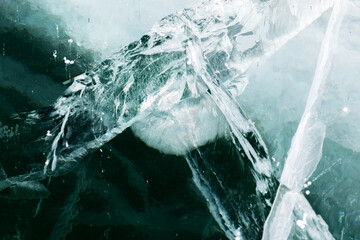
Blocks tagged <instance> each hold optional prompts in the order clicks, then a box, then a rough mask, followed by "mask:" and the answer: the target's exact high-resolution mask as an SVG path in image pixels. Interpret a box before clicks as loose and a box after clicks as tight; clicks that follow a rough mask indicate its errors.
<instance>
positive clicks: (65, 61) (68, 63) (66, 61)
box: [63, 57, 75, 65]
mask: <svg viewBox="0 0 360 240" xmlns="http://www.w3.org/2000/svg"><path fill="white" fill-rule="evenodd" d="M63 59H64V63H65V64H66V65H72V64H74V63H75V61H74V60H70V59H67V58H66V57H64V58H63Z"/></svg>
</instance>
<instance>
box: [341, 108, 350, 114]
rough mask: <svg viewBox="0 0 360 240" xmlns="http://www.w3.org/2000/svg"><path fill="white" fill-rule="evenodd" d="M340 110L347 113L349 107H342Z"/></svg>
mask: <svg viewBox="0 0 360 240" xmlns="http://www.w3.org/2000/svg"><path fill="white" fill-rule="evenodd" d="M342 112H343V113H345V114H348V113H349V112H350V109H349V108H348V107H344V108H343V109H342Z"/></svg>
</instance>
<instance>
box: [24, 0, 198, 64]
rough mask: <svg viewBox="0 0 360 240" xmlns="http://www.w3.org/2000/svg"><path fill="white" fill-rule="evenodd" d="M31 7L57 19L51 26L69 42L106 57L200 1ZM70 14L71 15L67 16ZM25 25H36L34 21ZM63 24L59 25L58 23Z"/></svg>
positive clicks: (63, 2)
mask: <svg viewBox="0 0 360 240" xmlns="http://www.w3.org/2000/svg"><path fill="white" fill-rule="evenodd" d="M28 2H30V3H31V5H32V6H33V7H34V8H41V9H44V10H45V11H46V12H47V13H51V14H53V15H55V16H59V17H60V18H61V21H62V22H59V23H57V25H54V26H52V27H53V29H54V30H55V29H56V28H59V27H60V28H62V29H64V30H65V31H66V32H67V34H68V35H69V36H72V38H73V40H74V41H75V42H76V43H77V44H80V45H83V46H84V47H86V48H88V49H93V50H95V51H97V52H99V53H100V54H101V56H102V58H105V57H108V56H109V55H111V54H113V53H114V52H115V51H117V50H118V49H119V48H121V47H123V46H124V45H127V44H128V43H129V42H132V41H135V40H137V39H139V38H140V37H141V36H142V35H143V34H144V33H145V32H147V31H148V30H149V29H150V28H151V27H152V25H153V24H154V22H155V21H158V20H159V19H161V18H162V17H164V16H166V15H168V14H170V13H173V12H175V11H177V10H179V9H182V8H185V7H189V6H191V4H194V3H197V2H200V0H181V1H179V0H176V1H171V2H169V1H164V0H152V1H146V0H136V1H131V0H121V1H113V0H105V1H101V3H100V2H99V1H96V0H90V1H86V0H76V1H68V0H60V1H47V0H40V1H38V0H29V1H28ZM69 13H71V14H69ZM28 21H29V22H33V24H37V22H36V21H37V20H36V18H33V19H29V20H28ZM62 23H63V24H62Z"/></svg>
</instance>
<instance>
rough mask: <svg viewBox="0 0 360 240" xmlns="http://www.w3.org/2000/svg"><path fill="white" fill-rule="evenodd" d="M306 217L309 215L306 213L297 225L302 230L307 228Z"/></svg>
mask: <svg viewBox="0 0 360 240" xmlns="http://www.w3.org/2000/svg"><path fill="white" fill-rule="evenodd" d="M306 216H307V214H306V213H304V216H303V219H302V220H297V221H296V224H297V225H298V226H299V227H300V228H301V229H304V228H305V226H306Z"/></svg>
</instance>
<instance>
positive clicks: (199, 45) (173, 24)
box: [0, 0, 360, 239]
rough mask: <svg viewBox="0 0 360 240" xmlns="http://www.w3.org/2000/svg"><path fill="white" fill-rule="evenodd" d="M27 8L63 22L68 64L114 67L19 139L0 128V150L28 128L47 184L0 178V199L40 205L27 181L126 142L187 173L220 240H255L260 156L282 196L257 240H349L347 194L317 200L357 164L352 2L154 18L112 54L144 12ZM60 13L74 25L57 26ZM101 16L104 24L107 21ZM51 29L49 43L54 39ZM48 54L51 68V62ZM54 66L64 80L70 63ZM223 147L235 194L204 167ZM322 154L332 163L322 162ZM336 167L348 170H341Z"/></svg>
mask: <svg viewBox="0 0 360 240" xmlns="http://www.w3.org/2000/svg"><path fill="white" fill-rule="evenodd" d="M29 2H30V3H31V5H32V6H33V7H36V8H43V9H46V11H48V12H51V13H52V14H54V15H59V16H60V17H61V19H62V20H63V21H64V22H66V26H67V27H66V30H67V31H68V35H69V36H70V37H71V38H69V39H67V44H69V49H70V50H71V49H72V47H71V46H72V44H75V43H77V44H80V45H83V46H85V47H86V48H89V49H92V50H95V51H98V52H100V53H101V54H104V55H105V56H106V55H108V54H109V53H110V52H117V53H115V54H114V55H112V56H111V57H109V58H107V59H105V60H104V61H103V62H101V63H100V64H98V66H96V67H94V68H92V69H91V70H88V71H87V72H86V73H84V74H82V75H79V76H77V77H75V78H74V79H70V81H72V84H71V85H70V86H69V88H68V89H67V90H66V91H65V93H64V95H63V96H62V97H60V98H59V99H58V100H57V102H56V103H55V104H54V105H53V107H50V108H47V109H45V110H43V111H38V112H33V113H31V114H28V115H26V114H19V115H18V116H17V117H16V120H17V121H19V122H20V123H23V124H24V125H21V124H20V125H17V126H21V127H20V129H16V127H13V128H9V127H7V126H1V128H0V139H8V140H11V139H15V138H14V137H13V136H18V135H21V134H23V132H27V131H28V129H27V128H26V126H27V127H28V128H30V129H32V131H33V132H34V135H37V136H38V137H39V136H40V137H39V139H38V141H39V142H40V143H39V145H41V152H42V153H43V154H44V155H45V156H46V162H45V166H44V171H34V172H32V174H31V175H27V174H24V175H19V176H12V177H9V178H7V176H6V173H5V172H4V174H2V175H4V177H3V178H5V179H7V180H6V181H3V182H2V184H5V185H4V187H3V189H15V190H16V189H23V188H25V189H28V190H29V191H30V192H31V194H29V196H30V197H28V198H42V196H45V195H46V194H47V192H46V191H45V190H44V189H40V187H39V186H38V185H36V184H37V182H36V180H41V179H44V178H46V177H47V176H48V175H61V174H65V173H66V172H68V171H69V170H71V169H72V168H73V167H74V166H75V165H76V164H77V162H79V161H80V160H81V159H82V158H84V156H86V155H88V153H90V152H91V151H94V150H95V149H97V148H99V147H101V146H102V145H103V144H105V143H107V142H109V141H110V140H111V139H113V138H114V137H115V136H117V135H118V134H121V133H123V131H124V130H126V129H127V128H131V130H132V131H133V132H134V133H135V135H136V136H137V137H138V138H140V139H141V140H142V141H144V142H145V143H146V144H147V145H148V146H150V147H153V148H156V149H157V150H158V151H160V152H162V153H166V154H173V155H178V156H183V157H184V158H185V159H186V161H187V163H188V165H189V167H190V169H191V172H192V174H193V180H194V183H195V185H196V186H197V187H198V189H199V191H200V192H201V193H202V195H203V196H204V198H205V199H206V201H207V204H208V206H209V210H210V212H211V214H212V215H213V217H214V219H215V221H216V222H217V223H218V225H219V227H220V228H221V230H222V231H223V232H224V233H225V235H226V236H227V237H228V238H229V239H257V238H259V236H260V234H261V232H262V229H263V224H264V220H265V219H266V217H267V216H266V215H267V214H268V212H269V209H270V207H271V205H272V203H271V202H272V199H273V191H274V189H275V188H276V181H275V180H274V167H273V166H272V163H271V160H270V157H269V155H268V150H267V148H266V146H265V143H266V144H268V146H270V148H269V150H270V151H269V153H270V156H272V159H273V165H274V166H278V170H277V174H278V175H279V176H278V177H279V181H280V188H279V189H278V193H277V197H276V200H275V203H274V205H273V207H272V210H271V213H270V215H269V217H268V220H267V223H266V224H265V226H264V235H263V239H289V238H290V239H294V238H296V239H333V236H332V234H333V235H334V236H335V237H339V236H341V238H343V236H344V234H345V236H350V237H353V238H355V239H356V237H357V236H358V235H356V234H358V233H357V232H356V231H355V230H353V228H354V226H358V225H357V224H358V220H357V215H356V214H357V212H356V211H357V209H358V206H359V201H358V200H357V199H359V198H358V194H357V192H356V191H354V193H352V194H349V193H346V192H344V194H345V195H347V198H346V199H347V200H344V199H343V198H344V197H339V196H338V195H337V194H336V193H337V192H336V191H332V192H331V191H328V192H327V193H326V192H325V190H324V191H321V190H320V188H321V186H319V184H320V183H322V184H323V186H324V189H331V186H332V184H334V182H332V181H330V180H331V177H330V176H328V175H329V173H331V174H334V172H335V170H334V169H336V168H337V166H338V165H339V164H340V161H341V162H342V163H341V164H343V166H346V169H349V168H350V166H351V164H355V162H356V159H357V158H358V155H356V154H355V152H356V151H357V152H359V146H360V144H359V134H358V128H357V126H356V123H357V121H358V119H359V117H360V115H359V114H360V113H359V111H358V109H359V108H358V104H359V103H360V101H359V94H358V91H356V89H358V87H359V86H358V81H354V80H353V78H354V76H356V73H357V72H358V68H357V66H358V65H359V58H358V56H359V54H356V53H357V52H358V51H359V49H360V48H359V46H358V42H359V41H358V38H359V34H358V31H357V30H359V29H358V24H357V23H358V20H359V19H358V18H359V6H358V3H357V2H356V1H336V3H335V6H334V7H333V8H332V9H331V11H327V10H328V9H329V8H331V7H332V5H333V3H334V1H331V0H328V1H325V0H324V1H321V0H318V1H301V2H299V1H292V0H287V1H286V0H274V1H250V0H249V1H245V0H244V1H235V0H233V1H220V0H212V1H208V2H205V3H202V4H198V5H196V6H195V7H192V8H189V9H185V10H182V11H178V12H177V13H175V14H172V15H169V16H167V17H165V18H163V19H162V20H161V21H159V22H157V23H155V25H154V26H153V28H152V29H151V30H150V31H149V32H148V33H147V35H144V36H142V37H141V39H140V40H139V41H135V42H133V43H131V44H129V45H127V46H125V47H122V48H121V49H120V50H119V51H117V50H114V49H118V48H120V46H124V44H125V42H129V41H131V40H132V39H133V38H134V39H135V38H138V37H140V35H139V34H140V32H144V31H145V29H147V28H150V26H149V25H147V24H150V22H152V19H153V16H150V15H149V14H147V13H146V11H148V10H149V9H150V8H145V7H144V6H143V5H142V3H143V2H141V1H138V2H136V3H135V4H134V3H132V7H133V9H131V10H129V9H128V10H127V11H126V12H125V13H124V14H120V13H119V14H115V13H118V12H121V11H123V9H125V8H123V7H122V6H123V5H122V4H125V5H126V3H121V4H120V2H119V3H117V4H118V5H116V4H115V5H114V4H113V2H112V1H105V2H103V3H102V5H101V8H98V7H99V5H98V4H97V3H96V2H95V1H91V2H88V1H87V2H85V1H75V2H72V3H70V2H67V1H57V2H56V3H52V4H49V3H48V2H47V1H32V0H31V1H29ZM158 4H164V3H163V2H161V1H159V2H158ZM180 4H187V2H181V3H180V2H179V6H180ZM151 5H153V7H156V5H157V4H151ZM175 7H178V6H177V5H175ZM69 9H71V10H74V11H73V12H74V14H66V13H67V12H69V11H70V10H69ZM120 10H121V11H120ZM103 11H106V12H110V13H111V14H108V15H107V16H106V17H103V15H104V14H103ZM136 14H139V17H138V20H139V21H141V22H142V23H146V24H141V28H137V27H135V26H139V25H140V24H139V22H138V21H137V20H136V21H134V18H132V19H131V20H128V15H136ZM159 14H162V15H166V14H167V13H165V12H164V13H162V12H159ZM329 15H330V16H329ZM108 17H109V18H108ZM319 17H321V18H320V19H318V18H319ZM343 17H344V20H343V22H342V21H341V19H342V18H343ZM156 18H157V17H156ZM317 19H318V20H317ZM31 21H34V19H31V18H27V22H28V23H31ZM314 21H316V22H314ZM124 23H126V24H125V25H126V28H127V29H124ZM85 25H86V26H85ZM104 26H106V27H104ZM326 26H327V27H326ZM52 27H53V28H54V29H53V31H59V26H58V25H56V26H52ZM305 28H306V29H305ZM109 29H116V30H114V31H109ZM129 29H131V30H129ZM304 29H305V30H304ZM303 30H304V32H301V31H303ZM129 32H131V34H130V35H126V34H125V33H129ZM125 35H126V37H125ZM337 38H339V40H338V41H336V40H337ZM337 42H338V44H337ZM320 46H321V47H320ZM49 54H50V55H51V54H53V57H54V58H55V60H56V58H57V57H58V55H57V54H58V53H57V51H51V53H49ZM104 55H103V56H102V58H103V57H104ZM62 60H63V61H64V63H65V65H66V67H70V65H73V64H75V63H76V61H77V60H76V59H75V58H68V57H66V56H65V57H64V58H62ZM316 61H317V64H316ZM313 75H314V76H313ZM312 79H313V81H311V80H312ZM239 103H240V104H239ZM240 105H241V106H244V109H245V112H247V113H248V114H249V115H250V119H252V120H253V121H254V122H253V121H252V120H250V119H249V118H248V117H247V115H246V114H245V112H244V111H243V110H242V108H241V107H240ZM304 109H305V110H304ZM40 123H41V124H40ZM255 126H256V127H257V128H255ZM18 128H19V127H18ZM296 129H297V130H296ZM295 130H296V131H295ZM260 135H263V136H265V141H263V140H262V138H261V137H260ZM339 136H342V137H339ZM291 139H292V142H291ZM221 141H225V142H226V144H227V145H226V146H229V148H231V149H232V151H234V153H233V155H231V157H229V159H232V158H234V159H236V161H235V162H234V169H233V170H234V171H235V170H237V169H242V170H244V169H245V170H246V172H248V174H247V175H246V174H244V172H242V173H243V174H244V176H246V178H247V179H245V180H244V181H245V184H243V183H241V184H240V183H239V184H235V186H234V185H233V184H234V183H233V182H232V180H234V179H236V183H237V182H241V178H240V174H237V173H232V175H231V174H229V176H227V173H226V172H224V171H223V168H222V167H221V164H219V163H218V162H217V161H215V160H214V159H216V157H215V156H217V157H218V158H219V156H218V155H217V154H218V153H217V148H216V146H214V147H213V149H212V148H211V146H212V145H211V144H214V142H216V143H217V144H219V143H218V142H221ZM290 142H291V144H290ZM209 146H210V147H209ZM331 146H336V149H339V150H340V151H339V152H338V153H330V151H329V149H330V148H331ZM209 149H210V150H209ZM287 151H289V152H288V154H287V156H286V152H287ZM349 152H354V154H353V155H351V154H350V153H349ZM346 154H347V155H346ZM234 156H236V157H234ZM344 156H349V157H347V159H343V160H342V158H344ZM229 159H226V161H230V160H229ZM285 159H286V161H285ZM327 161H328V162H327ZM237 164H240V165H241V166H239V165H237ZM37 170H38V167H37ZM240 172H241V171H239V173H240ZM314 172H315V173H314ZM313 173H314V174H313ZM348 174H349V178H350V179H351V181H350V182H346V181H343V180H344V177H340V180H338V179H339V178H336V179H335V180H336V184H337V185H339V186H341V184H345V185H346V186H350V185H351V183H352V182H353V181H354V182H356V180H357V175H356V173H354V172H349V173H348ZM2 175H1V176H2ZM280 175H281V177H280ZM309 179H310V180H311V182H309V181H308V180H309ZM9 181H10V182H9ZM246 181H249V182H246ZM13 182H14V183H16V184H14V185H11V184H10V183H13ZM28 183H29V184H28ZM246 183H247V184H249V185H251V187H253V188H252V190H251V191H249V192H246V191H245V190H242V189H245V188H246ZM310 183H311V184H310ZM326 183H327V184H326ZM242 184H243V185H242ZM14 186H15V188H14ZM38 189H40V190H38ZM315 189H316V191H315ZM21 191H22V190H21ZM242 191H244V192H242ZM25 192H26V191H25ZM339 192H341V191H339ZM234 193H236V194H234ZM245 193H248V195H246V194H245ZM303 193H305V194H306V198H305V197H304V195H303ZM32 194H33V195H32ZM42 194H43V195H42ZM328 195H331V196H328ZM18 198H21V196H20V195H19V197H18ZM24 198H27V195H26V194H25V197H24ZM324 198H330V199H332V200H335V201H337V202H339V206H338V207H337V208H336V209H337V211H338V212H339V213H341V214H340V217H339V220H338V221H339V222H340V230H337V229H336V228H335V227H334V225H335V224H331V221H332V220H331V218H330V217H332V216H330V217H329V215H326V211H325V210H326V206H325V203H324V202H323V201H322V199H324ZM308 201H309V202H310V203H309V202H308ZM72 202H76V196H74V199H73V200H72ZM340 202H341V206H340ZM312 207H314V208H315V211H319V212H320V213H322V216H321V217H320V216H318V215H317V213H318V212H315V211H314V210H313V209H312ZM345 210H346V211H345ZM343 219H346V221H345V220H343ZM349 222H351V223H349ZM327 223H330V224H329V226H330V231H329V229H328V226H327ZM354 229H355V228H354ZM339 231H340V233H339ZM330 232H331V233H332V234H331V233H330Z"/></svg>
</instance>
